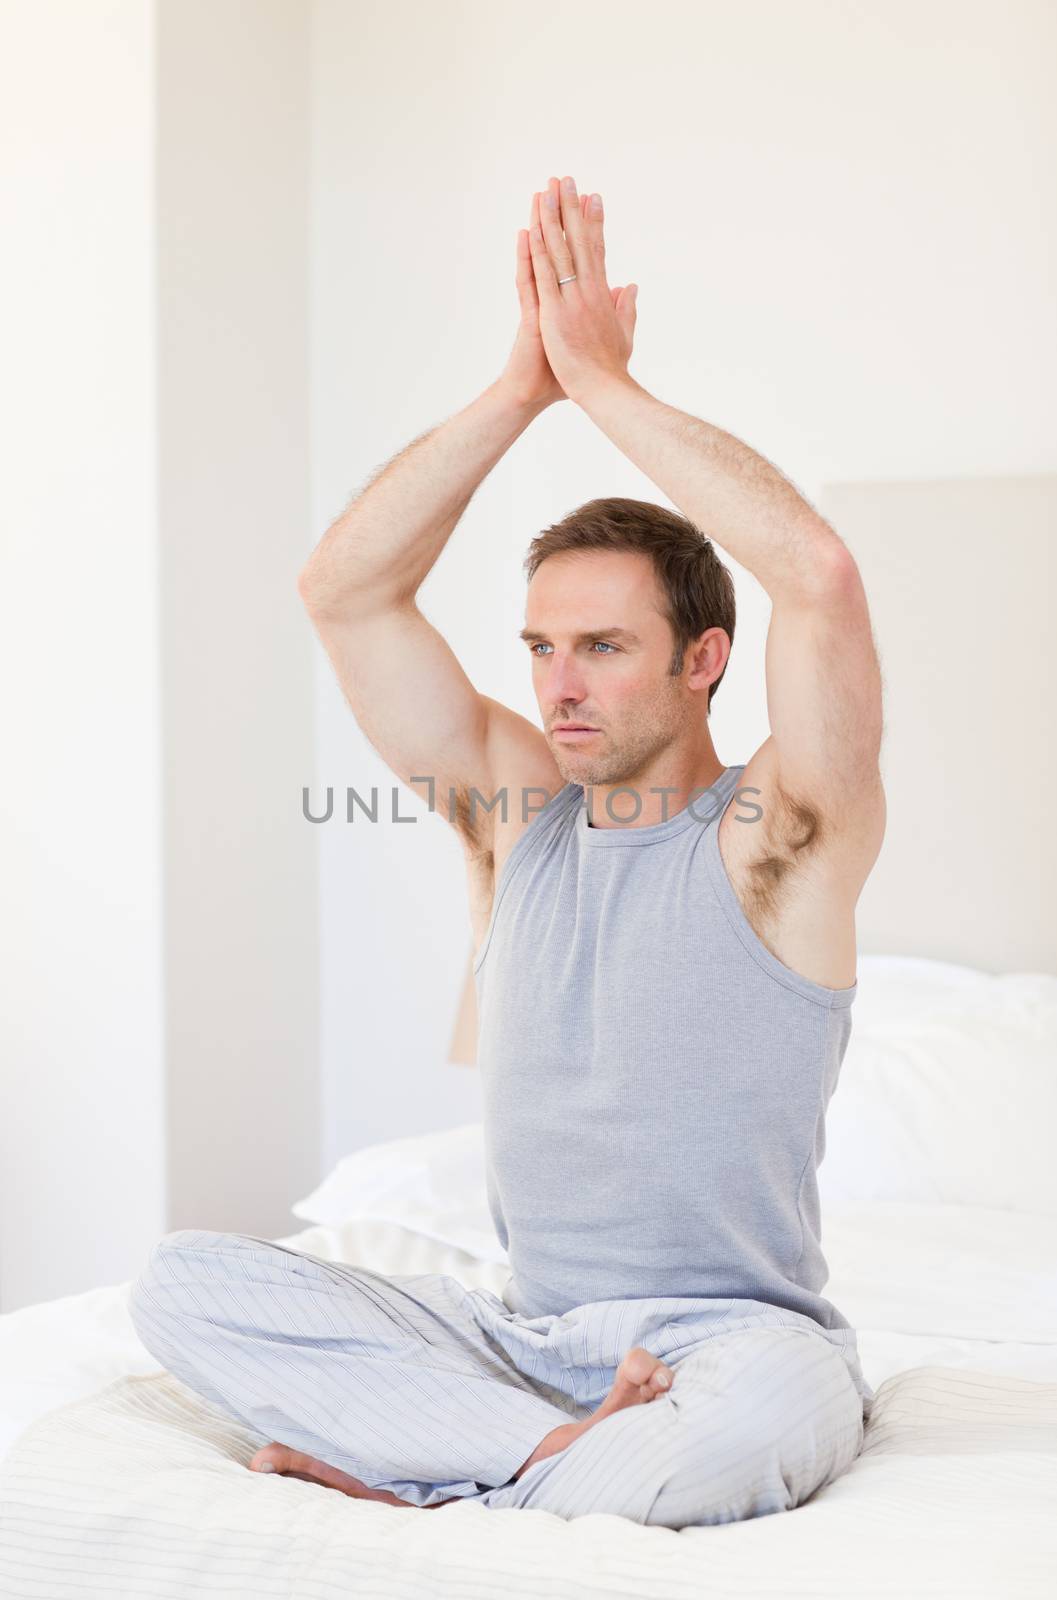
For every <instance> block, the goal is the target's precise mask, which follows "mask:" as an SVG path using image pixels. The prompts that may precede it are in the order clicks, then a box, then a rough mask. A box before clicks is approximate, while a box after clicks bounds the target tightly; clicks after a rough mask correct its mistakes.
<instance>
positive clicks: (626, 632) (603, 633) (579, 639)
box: [518, 628, 642, 644]
mask: <svg viewBox="0 0 1057 1600" xmlns="http://www.w3.org/2000/svg"><path fill="white" fill-rule="evenodd" d="M518 638H519V639H524V641H525V643H526V644H548V643H549V642H550V641H549V640H548V638H547V635H546V634H545V633H533V632H532V629H531V628H522V630H521V632H520V633H519V634H518ZM590 639H623V640H624V641H625V643H626V644H641V642H642V641H641V640H640V639H639V636H638V634H635V633H632V632H631V630H630V629H628V628H595V629H593V630H592V632H590V633H578V634H577V635H576V638H575V640H574V641H573V642H574V643H575V644H586V643H587V642H588V640H590Z"/></svg>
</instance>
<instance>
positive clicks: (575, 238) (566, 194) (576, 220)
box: [558, 177, 595, 280]
mask: <svg viewBox="0 0 1057 1600" xmlns="http://www.w3.org/2000/svg"><path fill="white" fill-rule="evenodd" d="M558 194H559V197H560V202H561V218H562V226H563V227H564V229H565V240H566V245H567V248H568V250H569V254H570V258H571V260H572V263H573V265H572V268H571V270H572V271H573V272H575V273H576V276H577V279H578V280H579V279H584V280H588V279H592V278H594V276H595V258H594V256H593V254H592V252H591V249H590V246H589V244H588V242H587V231H586V227H585V222H584V216H583V213H582V211H581V209H580V201H579V198H578V197H577V193H576V181H575V179H573V178H571V177H567V178H563V179H562V181H561V184H560V185H559V188H558ZM558 276H559V278H563V277H564V276H565V274H564V272H559V274H558Z"/></svg>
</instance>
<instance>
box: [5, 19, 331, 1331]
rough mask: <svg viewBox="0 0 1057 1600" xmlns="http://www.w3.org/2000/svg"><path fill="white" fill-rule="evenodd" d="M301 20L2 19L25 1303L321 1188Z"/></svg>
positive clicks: (8, 831) (11, 1240) (9, 890)
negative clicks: (308, 810) (304, 572)
mask: <svg viewBox="0 0 1057 1600" xmlns="http://www.w3.org/2000/svg"><path fill="white" fill-rule="evenodd" d="M309 22H310V14H309V11H308V9H307V8H306V7H304V6H303V5H301V4H300V3H299V0H258V3H255V4H254V5H253V6H252V7H246V6H244V5H243V4H241V0H158V3H157V4H152V3H147V4H144V3H142V0H106V3H100V0H94V3H93V4H91V5H82V4H79V3H76V0H33V3H32V4H29V3H23V4H10V3H8V4H5V5H4V6H3V9H2V11H0V28H2V33H3V44H2V47H0V61H2V63H3V65H2V67H0V74H2V76H0V117H2V118H3V124H2V126H0V146H2V148H3V152H4V155H3V168H2V173H3V176H2V182H3V192H2V196H0V198H2V200H3V204H4V216H5V222H6V223H7V227H6V229H5V249H4V252H3V266H2V271H3V279H2V289H3V293H2V295H0V301H2V307H3V309H2V313H0V314H2V316H3V328H2V337H0V346H2V348H3V351H4V363H3V364H4V380H3V386H2V394H3V414H2V416H0V432H2V437H3V441H4V445H5V475H4V493H3V496H2V497H0V506H2V514H3V524H4V528H3V531H4V552H3V558H4V561H3V580H2V582H0V605H2V607H3V610H2V613H0V650H2V651H3V656H2V660H0V672H2V679H3V688H4V697H5V709H6V715H5V720H4V732H3V749H4V755H5V757H6V761H5V765H4V783H3V784H2V786H0V805H2V808H3V811H2V818H0V852H2V860H0V883H2V913H0V915H2V921H0V929H2V948H0V971H2V975H3V976H2V981H0V1062H2V1065H0V1071H2V1078H0V1095H2V1108H0V1309H2V1310H4V1311H8V1310H14V1309H16V1308H17V1307H18V1306H20V1305H23V1304H26V1303H27V1302H30V1301H35V1300H44V1299H49V1298H52V1297H54V1296H57V1295H60V1294H69V1293H75V1292H77V1291H79V1290H82V1289H87V1288H90V1287H93V1286H95V1285H97V1284H100V1283H108V1282H115V1281H122V1280H125V1279H127V1278H130V1277H132V1276H133V1275H135V1274H137V1273H138V1272H139V1271H140V1270H141V1268H142V1266H143V1264H144V1262H145V1260H146V1257H147V1254H148V1252H149V1250H150V1248H151V1246H152V1245H153V1243H154V1242H155V1241H156V1240H157V1239H158V1238H159V1237H160V1236H161V1235H162V1234H163V1233H165V1232H168V1231H170V1230H171V1229H174V1228H180V1227H205V1228H215V1229H232V1230H241V1231H246V1232H252V1233H255V1234H264V1235H268V1236H275V1235H279V1234H283V1233H287V1232H289V1229H290V1223H291V1217H290V1212H289V1206H290V1204H291V1202H292V1201H293V1200H295V1199H297V1198H298V1197H299V1196H301V1195H303V1194H304V1193H306V1192H307V1190H308V1189H309V1188H310V1187H311V1186H312V1185H313V1184H314V1182H315V1180H316V1177H317V1175H318V1170H319V1153H318V1145H319V1077H318V951H317V938H318V918H317V899H316V849H315V840H314V837H313V833H312V830H311V829H310V828H309V827H308V825H307V824H306V823H305V822H304V821H303V819H302V816H301V790H302V786H303V785H304V784H305V783H306V782H308V781H309V778H310V773H311V767H312V751H313V738H314V735H313V720H312V656H311V648H312V645H311V632H310V629H309V628H308V625H307V623H306V620H305V618H304V615H303V610H302V607H301V603H300V600H299V597H298V595H297V588H296V578H297V572H298V568H299V566H300V563H301V560H302V551H303V545H304V541H305V539H306V537H307V536H308V530H309V525H310V517H309V507H308V491H309V478H308V454H309V449H308V446H309V433H308V430H309V407H308V306H307V292H308V272H307V252H308V241H309V230H308V218H307V201H308V132H309V119H308V89H309V76H308V35H309Z"/></svg>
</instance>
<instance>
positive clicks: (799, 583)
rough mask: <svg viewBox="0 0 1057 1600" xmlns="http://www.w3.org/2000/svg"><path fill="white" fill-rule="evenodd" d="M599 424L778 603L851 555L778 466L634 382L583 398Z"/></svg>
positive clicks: (821, 581)
mask: <svg viewBox="0 0 1057 1600" xmlns="http://www.w3.org/2000/svg"><path fill="white" fill-rule="evenodd" d="M576 399H577V402H578V404H579V405H580V406H581V408H582V409H583V410H584V411H586V413H587V414H588V416H589V417H590V418H591V420H592V421H593V422H595V423H597V425H598V426H599V427H600V428H601V429H602V431H603V432H604V433H605V434H607V435H608V437H609V438H610V439H612V441H613V443H614V444H615V445H617V446H618V447H619V448H620V449H621V450H622V451H623V452H624V454H625V455H626V456H628V457H629V459H630V460H632V461H634V462H635V464H636V466H638V467H640V468H641V469H642V471H643V472H645V473H646V474H647V476H648V477H650V478H652V479H653V482H654V483H655V484H656V485H657V486H658V488H659V489H661V490H663V492H664V493H665V494H666V495H667V496H668V498H669V499H670V500H671V501H672V503H673V504H674V505H676V506H677V507H678V508H679V510H680V511H681V512H682V513H683V515H684V516H686V517H689V518H690V520H691V522H693V523H694V525H695V526H696V527H697V528H699V529H700V530H701V532H702V533H704V534H707V535H708V537H709V538H710V539H714V540H715V541H716V543H717V544H718V545H720V546H722V548H723V549H724V550H725V551H727V552H728V553H729V554H730V555H731V556H732V557H733V558H734V560H735V561H737V562H738V563H739V564H740V565H741V566H743V567H745V568H746V569H747V570H748V571H749V572H751V573H752V574H753V576H754V577H755V578H757V579H758V580H759V582H760V583H761V584H762V585H763V587H764V589H766V591H767V592H768V594H770V595H771V596H772V597H773V596H775V595H776V594H778V593H779V592H783V591H788V590H790V589H796V590H798V591H801V592H812V593H814V592H818V590H819V588H820V586H824V585H825V584H828V583H829V582H830V581H831V580H832V576H833V573H834V571H835V568H836V567H837V566H839V564H840V563H841V561H842V560H843V559H844V558H846V557H847V547H846V546H845V545H844V543H843V541H842V540H841V539H840V538H839V536H838V535H837V534H836V533H835V532H834V530H833V529H832V528H831V527H830V525H829V523H827V522H826V521H825V519H824V518H823V517H822V516H820V514H819V513H818V512H817V511H816V510H815V509H814V507H813V506H811V505H810V504H809V503H808V501H807V500H805V499H804V497H803V496H802V495H801V494H800V493H799V491H798V490H797V489H795V488H794V487H793V485H792V484H791V483H790V482H789V481H788V479H787V478H785V477H784V476H783V474H782V473H781V472H779V471H778V469H777V468H776V467H774V466H772V465H771V463H770V462H769V461H766V460H765V459H764V457H763V456H761V455H758V454H757V452H756V451H755V450H752V449H750V447H749V446H748V445H747V444H744V443H743V442H742V440H740V439H736V438H735V437H734V435H733V434H730V433H725V432H724V431H723V429H722V428H717V427H714V426H713V425H712V424H711V423H709V422H704V421H702V420H701V418H700V417H694V416H691V415H690V414H689V413H688V412H685V411H678V410H676V409H675V408H674V407H673V406H669V405H665V403H664V402H663V401H662V400H658V399H657V398H656V396H654V395H652V394H650V393H649V392H648V391H647V390H646V389H643V388H642V387H641V385H640V384H638V383H636V382H635V380H634V378H632V377H631V376H630V374H629V375H628V376H627V378H625V379H619V380H614V379H607V380H604V381H599V382H598V383H597V384H594V385H593V386H592V387H591V388H590V389H588V390H585V391H584V392H583V393H582V394H579V395H577V397H576Z"/></svg>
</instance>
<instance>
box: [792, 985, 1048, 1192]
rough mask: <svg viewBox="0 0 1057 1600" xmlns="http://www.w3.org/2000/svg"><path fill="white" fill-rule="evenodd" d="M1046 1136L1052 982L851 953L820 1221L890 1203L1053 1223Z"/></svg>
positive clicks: (822, 1173) (821, 1185) (821, 1174)
mask: <svg viewBox="0 0 1057 1600" xmlns="http://www.w3.org/2000/svg"><path fill="white" fill-rule="evenodd" d="M1055 1129H1057V976H1052V975H1050V974H1047V973H1041V972H1040V973H1032V972H1025V973H1006V974H1002V975H999V976H992V975H990V974H988V973H984V972H978V971H976V970H975V969H973V968H971V967H956V966H952V965H949V964H947V963H944V962H937V961H926V960H923V959H917V958H909V957H892V956H864V957H861V958H860V961H859V993H858V994H857V995H856V998H855V1004H854V1006H853V1008H852V1033H851V1038H850V1040H849V1042H848V1049H847V1053H846V1055H845V1058H844V1064H843V1067H842V1069H841V1075H840V1079H839V1081H838V1084H837V1089H836V1092H835V1094H834V1095H833V1097H832V1099H831V1101H830V1104H829V1108H828V1111H827V1115H826V1153H825V1157H824V1159H823V1161H822V1162H821V1164H820V1166H819V1178H818V1181H819V1195H820V1199H821V1202H822V1208H823V1215H825V1212H826V1209H827V1208H828V1207H830V1206H845V1205H859V1204H862V1203H864V1202H867V1201H872V1200H887V1201H900V1202H903V1203H908V1204H935V1205H969V1206H982V1207H988V1208H1000V1209H1003V1208H1004V1209H1008V1210H1012V1211H1018V1212H1031V1213H1034V1214H1036V1215H1038V1214H1044V1215H1048V1216H1051V1217H1052V1216H1054V1215H1057V1163H1054V1161H1053V1155H1052V1150H1053V1136H1054V1130H1055Z"/></svg>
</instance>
